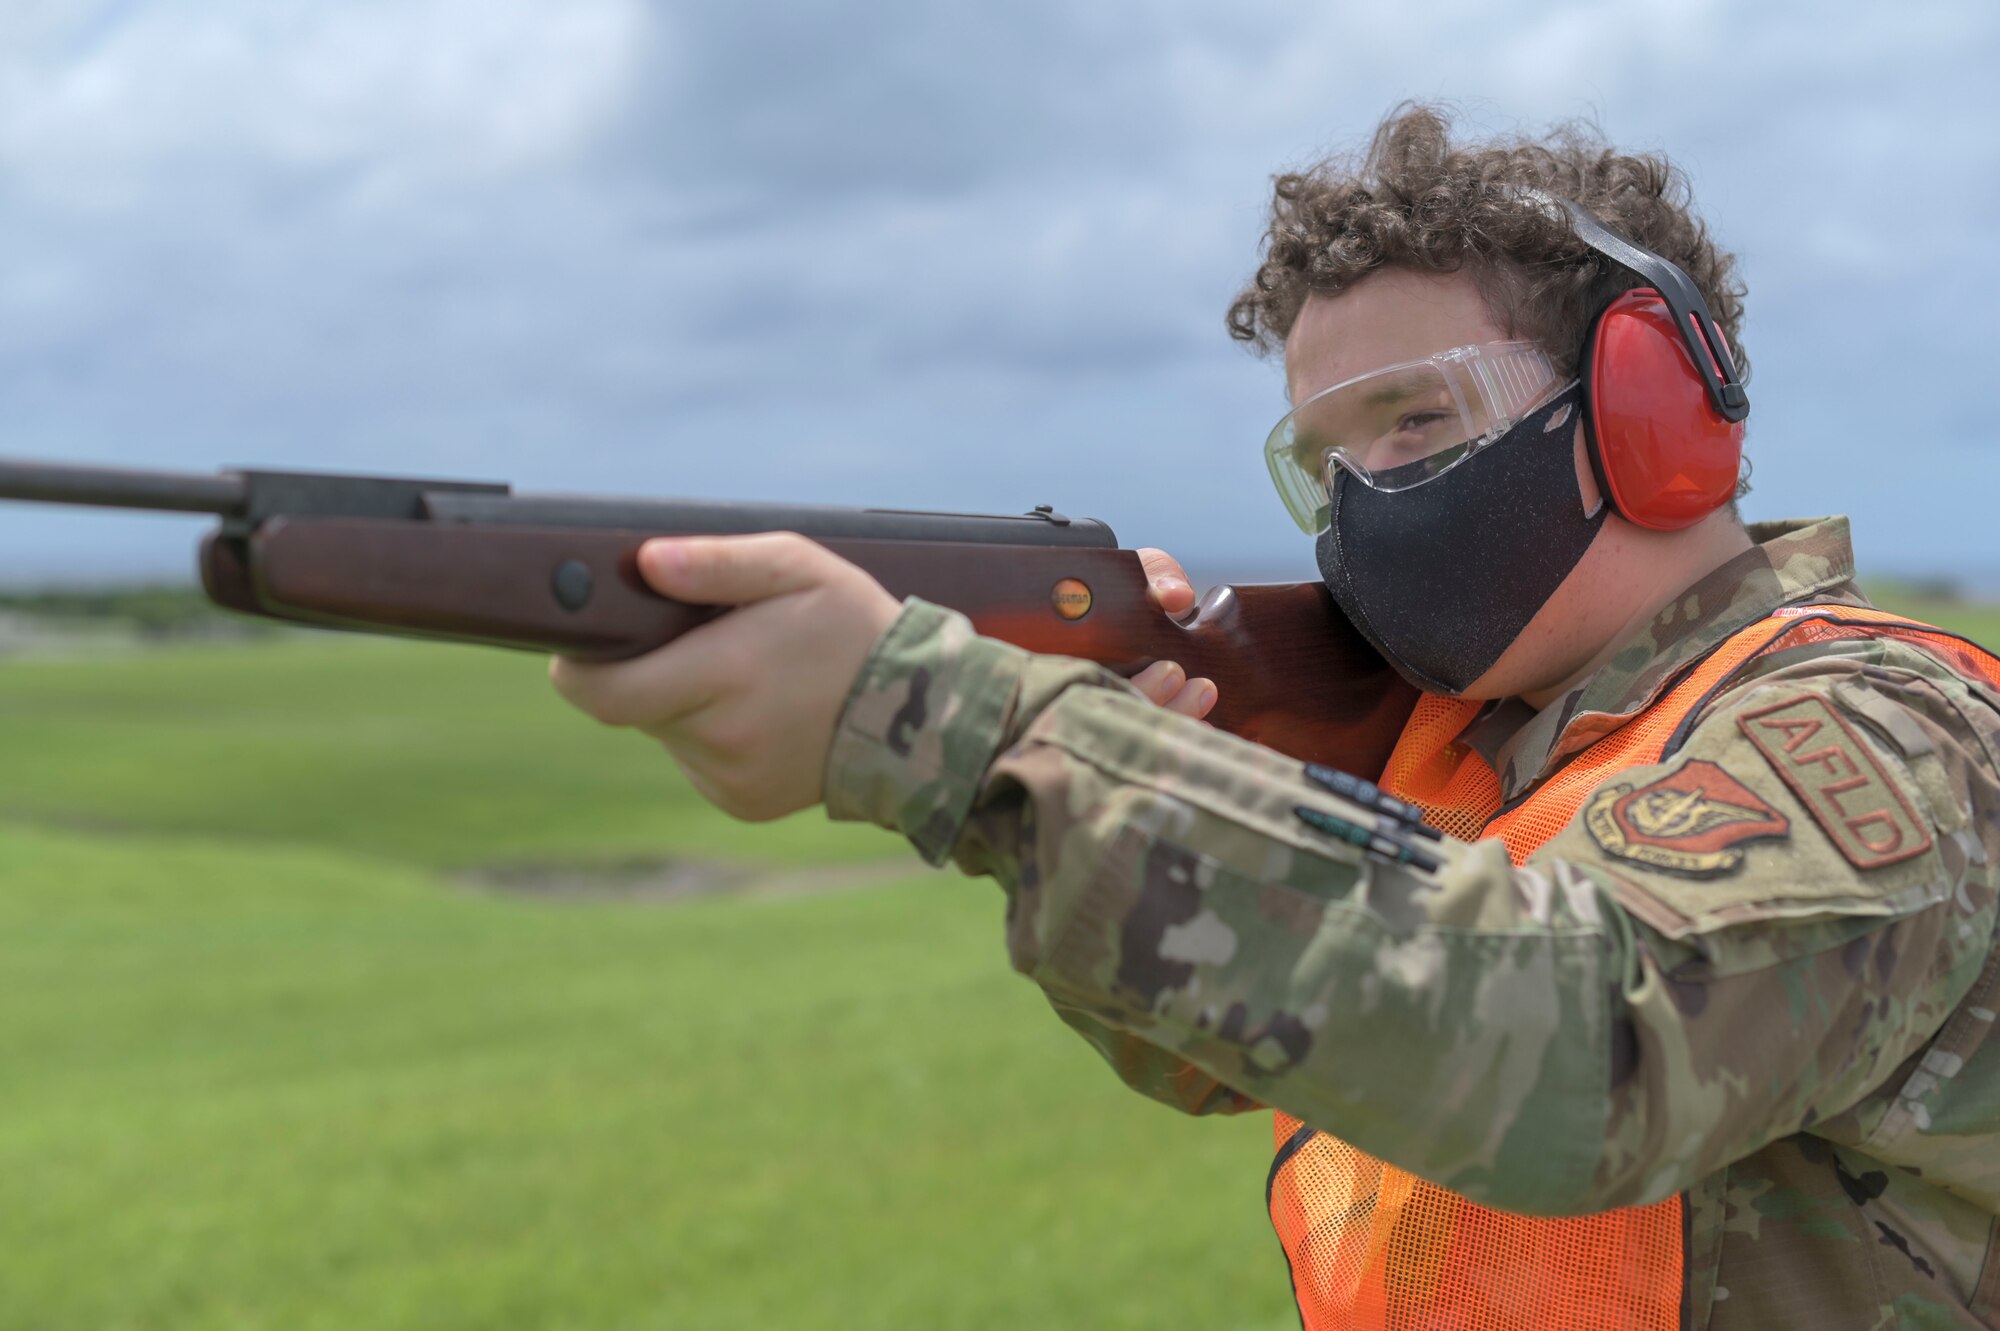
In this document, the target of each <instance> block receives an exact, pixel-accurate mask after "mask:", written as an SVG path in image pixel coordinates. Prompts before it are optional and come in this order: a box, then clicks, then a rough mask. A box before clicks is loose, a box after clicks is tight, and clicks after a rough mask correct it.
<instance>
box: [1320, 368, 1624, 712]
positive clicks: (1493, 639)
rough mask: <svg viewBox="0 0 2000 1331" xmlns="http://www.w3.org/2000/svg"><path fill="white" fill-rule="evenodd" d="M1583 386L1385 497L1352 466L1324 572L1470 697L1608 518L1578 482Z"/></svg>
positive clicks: (1444, 689)
mask: <svg viewBox="0 0 2000 1331" xmlns="http://www.w3.org/2000/svg"><path fill="white" fill-rule="evenodd" d="M1582 399H1583V390H1582V388H1581V387H1580V386H1578V385H1571V386H1570V387H1569V388H1567V389H1565V390H1564V391H1563V392H1561V393H1560V394H1558V395H1557V396H1556V397H1555V398H1554V399H1553V400H1551V401H1550V402H1548V403H1547V404H1546V405H1544V406H1542V407H1541V408H1540V409H1539V410H1537V411H1536V412H1535V413H1534V414H1533V415H1531V416H1528V417H1526V418H1525V419H1523V420H1522V421H1521V422H1520V423H1518V424H1517V425H1515V426H1514V428H1513V429H1511V430H1509V431H1508V432H1507V433H1506V434H1504V435H1502V436H1501V437H1500V438H1498V439H1496V440H1494V441H1493V443H1491V444H1489V445H1488V446H1487V447H1485V448H1484V449H1481V450H1480V451H1479V452H1478V453H1475V454H1474V455H1473V456H1472V457H1470V458H1468V459H1466V460H1465V461H1464V462H1461V463H1460V464H1459V465H1458V466H1456V467H1453V468H1452V469H1451V470H1450V471H1448V472H1446V473H1444V474H1443V475H1442V476H1439V477H1437V478H1436V479H1435V480H1431V481H1426V482H1425V483H1424V484H1422V485H1419V486H1416V487H1415V488H1413V489H1409V490H1402V491H1398V492H1396V493H1394V494H1384V493H1383V492H1382V491H1380V490H1373V489H1370V488H1369V487H1368V486H1366V485H1363V484H1361V483H1360V482H1359V481H1357V480H1355V479H1354V478H1353V477H1352V476H1350V475H1348V474H1347V473H1346V472H1344V471H1336V473H1335V476H1334V482H1333V520H1332V524H1331V525H1330V526H1329V527H1328V528H1327V529H1326V530H1325V531H1323V532H1321V533H1320V537H1319V569H1320V576H1321V577H1323V578H1325V579H1326V585H1327V588H1328V590H1330V591H1331V592H1332V593H1333V599H1334V600H1335V602H1337V603H1338V604H1339V606H1340V608H1341V609H1342V610H1344V611H1346V612H1347V617H1348V618H1349V619H1351V620H1353V621H1354V625H1355V627H1356V628H1358V629H1360V630H1361V633H1362V636H1363V637H1365V638H1367V639H1368V641H1370V642H1371V643H1373V644H1375V647H1376V650H1378V651H1380V652H1381V653H1382V655H1383V656H1385V657H1387V658H1388V660H1389V664H1390V665H1393V666H1394V667H1395V668H1396V671H1397V673H1399V674H1401V675H1402V676H1403V678H1405V679H1407V680H1409V681H1410V682H1411V683H1412V684H1415V685H1416V686H1417V687H1418V688H1421V689H1426V690H1429V691H1430V692H1432V693H1448V694H1459V693H1463V692H1465V690H1466V689H1468V688H1470V687H1471V686H1472V683H1473V681H1474V680H1476V679H1478V678H1479V677H1480V676H1481V675H1483V674H1485V673H1486V671H1487V670H1488V669H1489V668H1490V667H1491V666H1492V665H1493V663H1494V662H1495V661H1497V660H1499V659H1500V654H1501V653H1502V652H1504V651H1506V650H1507V648H1508V647H1509V646H1510V645H1511V644H1512V643H1513V641H1514V639H1516V638H1518V637H1519V636H1521V630H1522V629H1524V628H1526V627H1527V626H1528V621H1529V620H1531V619H1533V618H1534V617H1535V612H1536V611H1538V610H1540V609H1541V608H1542V607H1543V606H1544V605H1545V604H1547V603H1548V599H1549V598H1550V597H1551V596H1553V595H1555V591H1556V588H1558V587H1560V586H1561V585H1562V582H1563V579H1564V578H1567V577H1568V576H1569V574H1570V570H1572V569H1574V568H1575V567H1576V566H1577V564H1578V563H1579V562H1581V561H1582V559H1583V555H1584V552H1585V551H1586V550H1588V549H1589V548H1590V543H1591V542H1592V541H1594V540H1596V539H1597V533H1598V532H1599V530H1601V529H1602V528H1603V526H1604V517H1605V514H1606V512H1607V511H1608V508H1609V506H1608V505H1606V504H1603V503H1599V504H1598V506H1597V511H1596V512H1595V513H1591V514H1589V515H1587V516H1586V515H1585V513H1584V511H1583V496H1582V494H1581V493H1579V491H1578V490H1577V483H1576V447H1575V440H1576V420H1577V412H1578V410H1579V409H1580V407H1581V403H1582Z"/></svg>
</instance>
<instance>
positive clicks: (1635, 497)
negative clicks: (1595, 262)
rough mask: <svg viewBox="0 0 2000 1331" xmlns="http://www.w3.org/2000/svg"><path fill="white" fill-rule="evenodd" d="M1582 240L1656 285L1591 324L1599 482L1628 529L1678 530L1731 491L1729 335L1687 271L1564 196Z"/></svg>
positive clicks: (1588, 357) (1588, 367) (1745, 408)
mask: <svg viewBox="0 0 2000 1331" xmlns="http://www.w3.org/2000/svg"><path fill="white" fill-rule="evenodd" d="M1518 193H1519V194H1521V195H1523V196H1525V197H1528V198H1533V199H1536V200H1538V201H1540V202H1542V203H1544V204H1553V205H1556V206H1559V207H1561V208H1562V209H1563V211H1564V212H1566V213H1568V214H1569V216H1570V219H1571V221H1572V222H1573V223H1574V224H1575V227H1576V234H1577V237H1578V239H1580V240H1582V241H1583V242H1584V244H1586V245H1588V246H1590V247H1591V248H1592V249H1594V250H1596V251H1597V252H1598V253H1599V254H1602V255H1603V256H1604V257H1605V258H1607V259H1610V260H1611V261H1612V262H1614V263H1616V264H1618V265H1620V266H1621V267H1624V268H1626V269H1628V270H1630V271H1631V272H1633V273H1634V274H1636V275H1637V276H1638V277H1640V278H1641V279H1642V280H1644V281H1646V282H1648V283H1650V284H1651V285H1650V286H1644V287H1638V288H1635V289H1633V290H1630V291H1626V292H1623V293H1621V294H1620V295H1619V296H1618V297H1617V298H1616V299H1614V300H1613V301H1612V302H1611V303H1610V304H1609V305H1607V306H1605V307H1604V309H1603V310H1601V311H1599V313H1598V316H1597V319H1596V320H1595V322H1593V323H1592V325H1591V329H1590V334H1589V336H1588V337H1586V338H1585V339H1584V343H1583V354H1582V356H1581V358H1580V359H1579V361H1578V364H1577V373H1578V375H1579V376H1580V377H1581V378H1582V380H1583V395H1584V439H1585V441H1586V443H1587V445H1588V447H1589V450H1590V464H1591V467H1592V468H1593V469H1594V470H1595V471H1596V473H1597V482H1598V484H1599V485H1600V486H1601V487H1602V488H1603V490H1604V493H1605V496H1606V497H1607V498H1608V499H1610V501H1611V505H1612V507H1613V508H1614V509H1615V510H1616V511H1617V512H1618V514H1619V515H1620V516H1621V517H1623V518H1625V519H1626V520H1627V521H1628V522H1631V523H1634V524H1636V525H1637V526H1641V527H1648V528H1651V529H1652V530H1654V531H1678V530H1679V529H1681V528H1682V527H1691V526H1693V525H1694V524H1695V523H1697V522H1699V521H1701V520H1702V519H1703V518H1705V517H1707V516H1708V515H1709V514H1710V513H1713V512H1714V511H1715V510H1716V509H1718V508H1721V507H1722V506H1723V505H1724V504H1727V503H1728V502H1729V501H1730V500H1731V499H1732V498H1734V497H1735V495H1736V482H1737V477H1738V475H1739V472H1740V468H1741V467H1742V462H1743V421H1744V418H1745V417H1747V416H1748V415H1749V414H1750V398H1749V396H1748V395H1747V394H1746V393H1745V392H1744V391H1743V380H1742V376H1741V375H1740V374H1739V373H1738V372H1737V369H1736V361H1735V358H1734V357H1733V356H1732V355H1731V354H1730V351H1729V343H1728V340H1727V339H1726V338H1724V337H1723V335H1722V330H1721V329H1720V328H1717V327H1716V326H1715V320H1714V318H1713V316H1711V315H1710V314H1709V312H1708V303H1707V302H1706V301H1705V300H1703V299H1702V296H1701V291H1700V290H1699V289H1698V288H1697V287H1696V286H1695V284H1694V283H1693V281H1691V280H1690V279H1689V277H1688V275H1687V274H1686V273H1684V272H1682V271H1681V270H1680V269H1679V268H1678V267H1676V266H1675V265H1674V264H1672V263H1669V262H1668V261H1667V260H1665V259H1663V258H1661V257H1660V256H1659V255H1657V254H1655V253H1653V252H1652V251H1651V250H1648V249H1643V248H1641V247H1640V246H1638V245H1634V244H1633V243H1632V242H1631V241H1629V240H1626V239H1625V238H1624V237H1622V236H1618V235H1615V234H1613V233H1612V232H1611V231H1608V230H1606V229H1605V227H1604V226H1603V224H1602V223H1600V222H1598V220H1597V219H1596V218H1594V217H1592V216H1591V215H1590V214H1589V213H1588V212H1586V211H1584V210H1583V209H1582V208H1581V207H1579V206H1577V205H1576V204H1574V203H1572V202H1570V201H1569V200H1568V199H1563V198H1558V197H1556V196H1555V195H1552V194H1548V193H1546V192H1544V191H1542V190H1537V189H1530V188H1520V189H1519V190H1518Z"/></svg>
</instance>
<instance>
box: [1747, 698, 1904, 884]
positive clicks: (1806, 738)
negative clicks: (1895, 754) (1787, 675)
mask: <svg viewBox="0 0 2000 1331" xmlns="http://www.w3.org/2000/svg"><path fill="white" fill-rule="evenodd" d="M1736 724H1737V725H1738V726H1739V727H1741V728H1742V731H1743V733H1744V734H1745V735H1747V736H1748V737H1749V739H1750V742H1751V743H1752V744H1755V745H1756V746H1757V750H1758V752H1760V753H1762V754H1763V755H1764V757H1765V759H1766V760H1768V761H1769V762H1770V764H1771V770H1773V771H1775V772H1776V773H1777V774H1778V776H1779V778H1780V779H1781V780H1783V781H1784V783H1785V784H1786V785H1788V786H1790V787H1791V788H1792V793H1793V794H1794V795H1797V796H1798V797H1799V803H1801V804H1803V805H1805V806H1806V810H1807V812H1809V813H1811V814H1812V816H1813V820H1814V821H1815V822H1817V823H1818V824H1819V825H1820V826H1821V827H1823V828H1825V829H1826V834H1827V837H1828V839H1830V840H1831V841H1832V842H1833V844H1834V845H1835V846H1837V847H1839V848H1840V853H1841V854H1842V855H1844V856H1846V857H1847V862H1848V863H1849V864H1852V865H1853V866H1854V867H1855V868H1857V869H1879V868H1881V867H1882V866H1883V865H1885V864H1897V863H1900V862H1901V861H1903V860H1907V859H1910V858H1912V857H1914V856H1917V855H1921V854H1923V853H1924V852H1925V851H1927V850H1929V849H1930V848H1931V831H1930V827H1929V825H1928V824H1926V823H1925V822H1924V820H1923V819H1922V818H1919V817H1918V816H1917V811H1916V810H1915V809H1913V808H1912V807H1910V802H1909V800H1907V799H1906V798H1904V796H1903V791H1902V788H1901V787H1899V786H1898V785H1897V784H1896V783H1895V781H1894V780H1893V779H1892V778H1891V777H1890V776H1889V774H1888V773H1887V772H1885V771H1883V770H1882V764H1881V763H1880V762H1879V761H1877V759H1876V757H1875V755H1874V754H1872V753H1870V752H1869V751H1868V747H1867V745H1865V744H1863V743H1862V742H1861V737H1860V736H1859V735H1857V734H1855V733H1854V727H1852V726H1850V725H1848V724H1847V721H1846V719H1845V718H1843V717H1842V716H1841V715H1840V714H1839V713H1838V712H1836V711H1834V709H1833V707H1832V705H1831V704H1829V703H1828V702H1827V700H1826V699H1824V698H1822V697H1820V696H1819V695H1818V694H1816V693H1807V694H1802V695H1800V696H1798V697H1795V698H1788V699H1786V700H1785V701H1784V702H1781V703H1774V704H1772V705H1771V706H1769V707H1761V708H1759V709H1758V710H1756V711H1754V712H1745V713H1744V714H1743V715H1741V716H1739V717H1737V718H1736Z"/></svg>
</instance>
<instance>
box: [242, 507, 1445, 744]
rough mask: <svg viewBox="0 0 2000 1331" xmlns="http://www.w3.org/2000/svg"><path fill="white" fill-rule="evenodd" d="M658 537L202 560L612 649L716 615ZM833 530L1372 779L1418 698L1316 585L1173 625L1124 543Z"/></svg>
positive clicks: (891, 563)
mask: <svg viewBox="0 0 2000 1331" xmlns="http://www.w3.org/2000/svg"><path fill="white" fill-rule="evenodd" d="M657 534H660V533H656V532H646V531H633V530H618V529H610V528H587V527H529V526H468V525H446V524H438V523H424V522H402V521H393V520H379V519H372V518H340V517H334V518H317V517H277V518H272V519H270V520H268V521H266V522H264V523H262V524H260V525H259V526H258V527H257V528H256V530H255V531H254V532H253V533H252V534H250V535H249V536H247V537H246V536H231V535H216V536H211V537H210V538H209V539H208V541H207V542H206V543H205V544H204V546H203V549H202V572H203V581H204V584H205V585H206V587H207V589H208V593H209V595H210V596H211V597H212V598H213V599H215V600H216V601H217V602H218V603H220V604H222V605H225V606H228V607H230V608H232V609H236V610H243V611H247V612H249V613H252V614H258V615H263V616H266V617H271V618H278V619H289V620H296V621H299V622H302V623H311V624H320V625H326V626H332V627H343V628H353V629H365V630H368V631H372V632H385V631H387V632H402V633H410V634H416V635H421V636H424V637H433V638H438V637H442V638H451V639H456V640H460V641H466V642H478V643H486V644H489V645H494V646H503V647H515V648H523V649H527V650H533V651H548V652H557V653H561V654H564V655H570V656H577V657H583V658H588V659H595V660H615V659H620V658H624V657H630V656H636V655H639V654H641V653H643V652H647V651H651V650H652V649H654V648H656V647H659V646H662V645H664V644H666V643H668V642H671V641H672V640H673V639H675V638H676V637H678V636H680V635H681V634H682V633H685V632H687V631H688V630H689V629H691V628H694V627H696V626H698V625H699V624H701V623H703V622H704V621H706V620H708V619H711V618H713V617H714V616H715V615H717V614H719V613H722V612H721V611H719V610H717V609H715V608H713V607H707V606H689V605H684V604H681V603H678V602H674V601H669V600H667V599H665V598H663V597H661V596H659V595H658V594H656V593H654V592H653V591H651V590H649V589H648V588H647V587H646V586H645V584H644V582H643V581H642V580H641V578H640V576H639V573H638V569H637V567H636V564H635V556H636V554H637V551H638V547H639V545H640V543H641V542H642V541H644V540H645V539H646V538H647V537H648V536H651V535H657ZM821 544H823V545H825V546H826V547H827V548H828V549H830V550H832V551H834V552H835V553H836V554H839V555H841V556H842V557H843V558H846V559H849V560H851V561H853V562H854V563H856V564H858V565H860V566H861V567H862V568H864V569H866V570H868V571H869V572H870V573H871V574H873V575H874V576H875V577H876V578H877V579H879V580H880V581H881V583H882V584H883V586H885V587H887V588H888V589H889V591H890V592H891V593H893V594H894V595H897V596H919V597H922V598H923V599H925V600H927V601H933V602H936V603H938V604H940V605H945V606H949V607H951V608H952V609H954V610H958V611H961V612H962V613H964V614H965V615H967V616H968V617H969V618H970V619H971V620H972V622H973V624H974V626H975V627H976V628H977V629H978V630H979V632H981V633H983V634H986V635H988V636H990V637H994V638H999V639H1001V640H1003V641H1006V642H1011V643H1014V644H1016V645H1017V646H1020V647H1024V648H1026V649H1027V650H1029V651H1032V652H1038V653H1044V654H1049V655H1060V656H1073V657H1080V658H1083V659H1085V660H1089V661H1095V662H1098V663H1100V664H1103V665H1105V666H1107V667H1109V668H1111V669H1112V670H1115V671H1117V672H1119V673H1120V674H1124V675H1130V674H1134V673H1136V672H1137V671H1139V670H1142V669H1144V668H1145V667H1146V666H1148V665H1150V664H1152V663H1153V662H1155V661H1160V660H1172V661H1178V662H1180V663H1181V664H1182V665H1183V666H1185V667H1186V668H1187V671H1188V673H1189V675H1191V676H1206V677H1207V678H1210V679H1213V680H1214V681H1215V683H1216V687H1217V690H1218V692H1219V700H1218V702H1217V705H1216V709H1215V711H1214V712H1213V713H1212V714H1211V716H1210V718H1209V719H1210V720H1211V721H1212V722H1213V723H1214V724H1215V725H1217V726H1219V727H1221V728H1222V729H1225V730H1228V731H1231V732H1233V733H1235V734H1238V735H1242V736H1244V737H1245V738H1247V739H1252V740H1255V741H1257V742H1258V743H1261V744H1264V745H1267V746H1269V747H1271V748H1273V749H1276V750H1278V751H1279V752H1281V753H1286V754H1289V755H1291V756H1293V757H1296V758H1301V759H1311V760H1313V761H1316V762H1324V763H1328V764H1330V765H1332V766H1335V767H1341V768H1345V769H1347V770H1349V771H1356V772H1361V773H1364V774H1367V775H1370V776H1372V775H1374V774H1376V773H1378V772H1380V771H1381V770H1382V767H1383V765H1384V764H1385V763H1386V761H1387V759H1388V754H1389V750H1390V748H1391V747H1392V746H1393V745H1394V743H1395V739H1396V736H1397V734H1398V732H1399V731H1400V729H1401V727H1402V724H1403V721H1404V719H1405V718H1406V717H1407V716H1408V715H1409V711H1410V708H1411V707H1412V706H1413V705H1414V702H1415V691H1414V690H1413V689H1412V688H1411V687H1410V686H1409V685H1408V684H1406V683H1404V682H1403V680H1402V679H1401V678H1399V677H1398V676H1397V675H1396V674H1395V673H1394V672H1393V671H1392V670H1390V669H1389V667H1388V666H1387V665H1386V664H1385V663H1384V662H1383V660H1382V658H1381V657H1380V656H1379V655H1378V654H1377V653H1376V652H1375V651H1374V649H1373V648H1371V647H1370V646H1369V645H1368V644H1367V643H1366V642H1365V641H1364V640H1363V639H1362V638H1361V636H1360V635H1359V634H1358V633H1356V632H1355V630H1354V628H1353V627H1352V626H1351V625H1350V624H1349V623H1348V621H1347V619H1346V617H1345V616H1343V615H1342V614H1340V612H1339V611H1338V610H1337V609H1335V608H1334V606H1333V605H1332V602H1331V600H1330V598H1329V597H1328V595H1327V592H1326V589H1325V588H1324V587H1322V586H1320V585H1319V584H1318V583H1292V584H1268V585H1248V586H1242V587H1222V588H1217V589H1216V590H1214V591H1212V592H1210V593H1209V594H1208V596H1207V597H1206V598H1204V600H1203V601H1202V603H1201V605H1200V606H1199V607H1198V608H1197V610H1196V612H1195V613H1194V614H1193V615H1192V616H1191V617H1190V618H1189V619H1188V620H1187V621H1185V622H1177V621H1175V620H1173V619H1171V618H1169V617H1167V616H1166V615H1164V614H1162V613H1161V612H1160V611H1159V610H1158V609H1157V608H1155V607H1154V605H1153V603H1152V601H1151V598H1150V596H1149V595H1148V583H1147V578H1146V574H1145V570H1144V568H1143V567H1142V566H1141V564H1140V562H1139V557H1138V555H1137V554H1136V553H1134V552H1132V551H1130V550H1115V549H1095V548H1082V547H1078V548H1065V547H1054V546H1038V545H1018V546H1011V545H990V544H963V543H954V542H941V541H905V540H862V539H842V538H834V539H827V540H823V541H822V542H821ZM1058 584H1061V587H1060V589H1059V587H1058ZM1059 592H1060V594H1059ZM1059 607H1060V608H1059ZM1079 609H1080V610H1081V612H1080V613H1078V612H1079Z"/></svg>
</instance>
